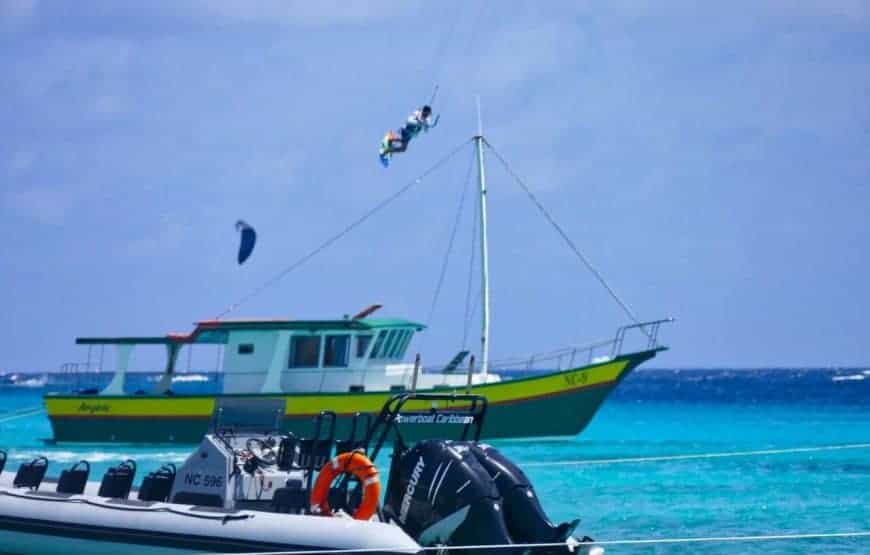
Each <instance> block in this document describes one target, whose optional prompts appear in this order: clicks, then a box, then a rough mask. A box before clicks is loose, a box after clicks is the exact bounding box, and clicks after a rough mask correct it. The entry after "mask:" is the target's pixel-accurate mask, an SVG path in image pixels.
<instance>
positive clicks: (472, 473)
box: [385, 440, 513, 545]
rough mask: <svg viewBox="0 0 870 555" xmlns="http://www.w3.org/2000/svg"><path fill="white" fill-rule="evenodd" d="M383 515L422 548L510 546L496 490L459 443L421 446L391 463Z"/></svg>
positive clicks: (469, 453)
mask: <svg viewBox="0 0 870 555" xmlns="http://www.w3.org/2000/svg"><path fill="white" fill-rule="evenodd" d="M385 511H386V512H387V514H389V515H391V516H392V517H393V518H395V519H396V520H397V521H398V522H399V524H400V525H401V526H402V528H403V529H404V530H405V531H406V532H407V533H408V534H409V535H410V536H411V537H413V538H414V539H416V540H417V541H418V542H420V543H421V544H423V545H433V544H441V545H446V544H450V545H472V544H510V543H513V542H512V541H511V539H510V535H509V534H508V531H507V528H506V527H505V523H504V519H503V518H502V506H501V496H500V495H499V493H498V489H497V488H496V487H495V484H494V483H493V481H492V479H491V478H490V476H489V474H488V473H487V472H486V470H485V469H484V468H483V467H482V466H481V465H480V462H478V460H477V457H476V456H475V455H474V454H473V453H472V452H471V450H470V449H469V448H468V446H467V445H464V444H457V443H453V442H450V441H440V440H427V441H421V442H420V443H418V444H417V445H415V446H414V447H413V448H411V449H409V450H408V451H406V452H405V453H404V454H402V455H400V456H398V457H397V458H396V459H394V460H393V463H392V468H391V469H390V480H389V484H388V485H387V494H386V503H385Z"/></svg>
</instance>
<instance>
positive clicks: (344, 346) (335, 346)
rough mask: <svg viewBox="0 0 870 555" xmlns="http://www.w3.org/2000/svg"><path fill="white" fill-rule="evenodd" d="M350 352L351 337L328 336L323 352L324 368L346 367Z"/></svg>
mask: <svg viewBox="0 0 870 555" xmlns="http://www.w3.org/2000/svg"><path fill="white" fill-rule="evenodd" d="M349 352H350V336H349V335H327V336H326V347H325V349H324V350H323V366H328V367H332V368H335V367H345V366H347V358H348V354H349Z"/></svg>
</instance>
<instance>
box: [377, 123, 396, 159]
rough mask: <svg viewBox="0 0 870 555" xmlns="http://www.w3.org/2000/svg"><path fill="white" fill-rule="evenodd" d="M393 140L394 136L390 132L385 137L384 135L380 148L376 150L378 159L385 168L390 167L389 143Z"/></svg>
mask: <svg viewBox="0 0 870 555" xmlns="http://www.w3.org/2000/svg"><path fill="white" fill-rule="evenodd" d="M394 138H395V134H394V133H393V132H392V131H390V132H389V133H387V134H386V135H384V139H383V140H382V141H381V147H380V148H379V149H378V159H380V161H381V164H382V165H383V166H384V167H385V168H387V167H389V166H390V158H391V155H390V152H389V150H390V143H391V142H392V141H393V139H394Z"/></svg>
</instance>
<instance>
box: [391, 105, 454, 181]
mask: <svg viewBox="0 0 870 555" xmlns="http://www.w3.org/2000/svg"><path fill="white" fill-rule="evenodd" d="M440 117H441V116H436V117H435V118H434V121H433V119H432V108H431V107H430V106H428V105H427V106H423V107H422V108H420V109H419V110H414V113H413V114H411V115H410V116H408V119H407V121H405V125H403V126H402V128H401V129H399V132H398V133H396V132H394V131H390V132H389V133H387V134H386V135H385V136H384V140H383V141H382V142H381V149H380V158H381V163H382V164H383V165H384V166H388V165H389V164H390V156H392V155H393V154H394V153H396V152H405V150H407V148H408V143H410V142H411V139H413V138H414V137H416V136H417V135H419V134H420V132H421V131H426V132H427V133H428V132H429V130H430V129H432V128H434V127H435V126H436V125H438V120H439V119H440Z"/></svg>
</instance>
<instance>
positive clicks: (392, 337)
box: [381, 330, 401, 358]
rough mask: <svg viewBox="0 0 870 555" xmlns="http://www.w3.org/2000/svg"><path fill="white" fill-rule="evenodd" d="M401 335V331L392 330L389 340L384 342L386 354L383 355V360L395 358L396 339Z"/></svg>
mask: <svg viewBox="0 0 870 555" xmlns="http://www.w3.org/2000/svg"><path fill="white" fill-rule="evenodd" d="M399 333H401V332H400V331H399V330H390V335H389V336H387V340H386V342H384V352H383V353H381V358H390V357H391V356H393V347H394V346H395V345H396V338H397V337H398V335H399Z"/></svg>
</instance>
